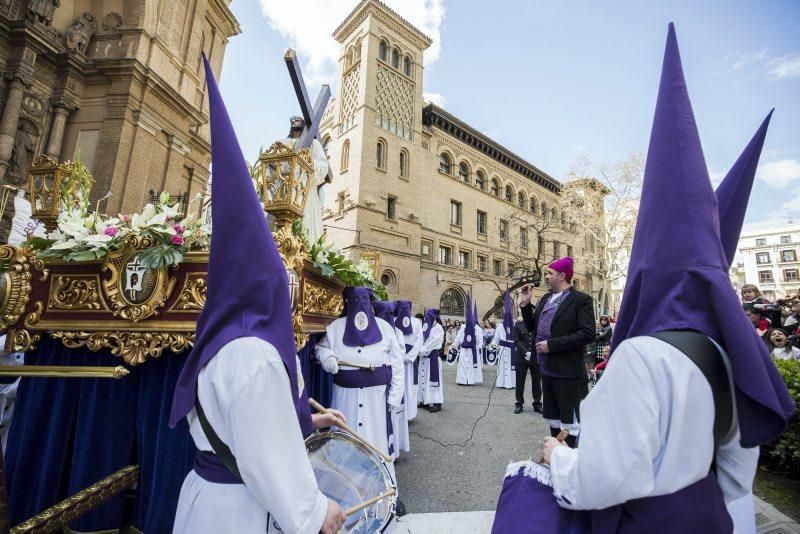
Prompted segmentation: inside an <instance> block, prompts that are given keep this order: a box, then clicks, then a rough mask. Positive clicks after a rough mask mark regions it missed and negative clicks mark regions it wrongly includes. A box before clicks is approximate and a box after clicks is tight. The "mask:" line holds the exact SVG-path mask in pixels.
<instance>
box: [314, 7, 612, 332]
mask: <svg viewBox="0 0 800 534" xmlns="http://www.w3.org/2000/svg"><path fill="white" fill-rule="evenodd" d="M333 35H334V38H335V39H336V40H337V41H338V42H339V43H340V44H341V56H340V59H339V72H338V77H339V79H338V84H337V85H338V89H337V94H336V96H335V99H333V100H332V101H331V103H330V104H329V107H328V109H327V111H326V113H325V116H324V118H323V123H322V128H321V133H322V137H323V144H324V145H325V147H326V150H327V152H328V155H329V157H330V161H331V169H332V174H333V177H334V179H333V183H332V184H330V185H329V186H326V187H325V192H324V196H325V208H324V223H325V226H326V231H327V233H328V236H329V241H330V242H335V243H336V244H338V245H340V246H342V247H343V249H344V250H346V251H348V253H349V255H350V257H351V258H352V259H354V260H360V259H362V258H367V259H369V260H370V261H371V262H373V264H374V266H375V270H376V274H377V276H378V278H379V279H380V280H381V281H382V282H383V283H384V285H386V286H387V288H388V291H389V295H390V298H406V299H410V300H412V301H413V302H414V303H415V311H422V309H423V308H425V307H440V309H441V310H442V314H443V315H444V316H452V317H460V316H463V313H464V300H465V297H466V295H467V293H469V292H470V291H471V292H472V293H473V295H474V296H475V297H476V298H477V301H478V306H479V310H480V314H481V315H483V313H484V312H485V311H486V310H487V309H489V308H491V306H492V304H493V303H494V302H495V299H496V298H497V296H498V295H499V294H500V292H501V291H502V290H504V289H505V288H506V287H507V286H508V285H509V284H512V283H513V280H512V279H514V278H518V276H519V274H520V271H519V270H517V271H516V272H510V271H514V269H515V268H516V269H519V268H521V267H528V268H530V266H531V258H533V257H537V256H538V257H539V260H540V263H542V264H544V265H546V264H547V262H549V261H550V260H552V258H553V257H560V256H564V255H567V254H570V255H572V256H573V257H576V259H577V266H576V275H575V285H576V287H578V288H579V289H580V290H583V291H587V292H589V293H590V294H594V295H595V296H596V293H597V292H598V291H599V286H600V284H599V283H598V279H597V276H596V275H595V274H593V273H592V272H591V270H590V269H588V268H587V266H585V265H583V263H582V262H581V260H580V257H581V253H582V251H583V247H584V239H583V237H582V236H580V235H577V232H576V228H575V226H574V225H573V226H570V225H569V224H568V222H567V221H566V220H565V219H564V214H563V213H561V212H560V211H559V208H558V206H559V205H560V196H559V195H560V191H561V184H560V183H559V182H558V181H557V180H555V179H553V178H552V177H550V176H549V175H548V174H547V173H545V172H544V171H542V170H541V169H539V168H537V167H536V166H535V165H533V164H531V163H529V162H528V161H526V160H524V159H523V158H521V157H519V156H518V155H516V154H514V153H513V152H511V151H510V150H509V149H507V148H505V147H503V146H501V145H500V144H499V143H497V142H495V141H493V140H492V139H490V138H489V137H487V136H486V135H484V134H482V133H481V132H479V131H477V130H476V129H474V128H472V127H470V126H469V125H468V124H466V123H464V122H463V121H462V120H460V119H458V118H457V117H455V116H453V115H451V114H450V113H448V112H447V111H445V110H444V109H442V108H440V107H438V106H436V105H434V104H430V103H425V102H424V101H423V81H424V80H423V76H424V72H423V53H424V52H425V49H427V48H428V46H430V44H431V41H430V39H429V38H428V37H426V36H425V35H424V34H423V33H422V32H420V31H419V30H418V29H416V28H414V27H413V26H412V25H411V24H409V23H408V22H407V21H405V20H404V19H403V18H401V17H400V16H399V15H397V14H396V13H395V12H393V11H392V10H391V9H389V8H388V7H387V6H386V5H384V4H383V3H381V2H379V1H378V0H364V1H363V2H361V3H360V4H359V5H358V6H357V7H356V8H355V10H354V11H353V12H352V13H351V14H350V15H349V16H348V17H347V18H346V19H345V21H344V22H343V23H342V24H341V25H340V26H339V27H338V28H337V29H336V31H335V32H334V34H333ZM540 238H541V239H540ZM540 250H541V254H540V253H539V251H540ZM509 275H511V276H509ZM538 293H539V294H541V293H543V289H542V288H539V290H538Z"/></svg>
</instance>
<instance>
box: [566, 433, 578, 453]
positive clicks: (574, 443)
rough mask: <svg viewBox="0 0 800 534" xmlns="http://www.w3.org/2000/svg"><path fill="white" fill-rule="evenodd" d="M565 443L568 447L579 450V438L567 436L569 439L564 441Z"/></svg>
mask: <svg viewBox="0 0 800 534" xmlns="http://www.w3.org/2000/svg"><path fill="white" fill-rule="evenodd" d="M564 443H566V444H567V446H568V447H570V448H571V449H577V448H578V436H573V435H571V434H570V435H569V436H567V439H565V440H564Z"/></svg>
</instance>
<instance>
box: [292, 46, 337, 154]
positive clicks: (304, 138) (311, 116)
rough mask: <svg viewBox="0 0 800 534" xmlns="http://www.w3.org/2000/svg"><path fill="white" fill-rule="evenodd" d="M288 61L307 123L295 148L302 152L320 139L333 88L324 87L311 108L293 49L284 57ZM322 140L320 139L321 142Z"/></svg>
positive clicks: (295, 90)
mask: <svg viewBox="0 0 800 534" xmlns="http://www.w3.org/2000/svg"><path fill="white" fill-rule="evenodd" d="M283 59H284V60H285V61H286V67H287V68H288V69H289V76H290V77H291V78H292V85H293V86H294V92H295V94H297V101H298V102H300V111H301V112H302V113H303V119H305V121H306V127H305V128H304V129H303V133H302V135H300V139H298V140H297V144H296V145H295V147H296V148H297V149H298V150H300V149H302V148H308V147H310V146H311V142H312V141H313V140H314V138H315V137H316V138H318V139H319V124H320V122H322V115H323V113H325V108H326V107H327V106H328V100H330V98H331V88H330V86H329V85H327V84H326V85H323V86H322V89H320V91H319V95H317V101H316V103H315V104H314V107H311V101H310V100H309V99H308V91H306V84H305V82H304V81H303V73H302V72H301V71H300V62H299V61H298V60H297V54H296V53H295V51H294V50H292V49H291V48H290V49H288V50H287V51H286V53H285V54H284V55H283ZM321 141H322V139H320V142H321Z"/></svg>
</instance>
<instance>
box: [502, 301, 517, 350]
mask: <svg viewBox="0 0 800 534" xmlns="http://www.w3.org/2000/svg"><path fill="white" fill-rule="evenodd" d="M513 328H514V305H513V304H512V303H511V293H510V292H509V291H508V289H506V295H505V300H504V303H503V329H505V333H506V340H507V341H510V340H511V330H512V329H513Z"/></svg>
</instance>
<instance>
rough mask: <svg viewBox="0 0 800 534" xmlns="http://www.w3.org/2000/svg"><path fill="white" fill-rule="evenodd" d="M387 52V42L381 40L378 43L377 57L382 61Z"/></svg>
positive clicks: (384, 59)
mask: <svg viewBox="0 0 800 534" xmlns="http://www.w3.org/2000/svg"><path fill="white" fill-rule="evenodd" d="M388 53H389V43H387V42H386V41H381V44H379V45H378V58H380V59H381V60H382V61H386V58H387V57H388Z"/></svg>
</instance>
